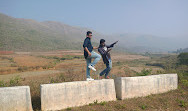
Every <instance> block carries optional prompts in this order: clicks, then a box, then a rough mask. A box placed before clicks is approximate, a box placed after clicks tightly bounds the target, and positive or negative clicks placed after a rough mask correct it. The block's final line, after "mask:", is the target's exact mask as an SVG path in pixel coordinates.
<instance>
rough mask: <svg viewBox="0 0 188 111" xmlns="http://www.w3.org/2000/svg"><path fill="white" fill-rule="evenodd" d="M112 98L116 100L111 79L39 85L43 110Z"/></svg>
mask: <svg viewBox="0 0 188 111" xmlns="http://www.w3.org/2000/svg"><path fill="white" fill-rule="evenodd" d="M112 100H116V92H115V85H114V80H113V79H103V80H94V81H74V82H65V83H54V84H43V85H41V109H42V110H44V111H46V110H60V109H65V108H68V107H75V106H82V105H86V104H89V103H93V102H94V101H98V102H101V101H112Z"/></svg>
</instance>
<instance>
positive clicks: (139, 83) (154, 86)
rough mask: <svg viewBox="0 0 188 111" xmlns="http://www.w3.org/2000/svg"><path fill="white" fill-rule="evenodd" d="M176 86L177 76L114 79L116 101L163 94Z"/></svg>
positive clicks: (162, 75) (161, 75) (163, 75)
mask: <svg viewBox="0 0 188 111" xmlns="http://www.w3.org/2000/svg"><path fill="white" fill-rule="evenodd" d="M177 86H178V76H177V74H160V75H151V76H138V77H119V78H116V79H115V88H116V96H117V98H118V99H125V98H134V97H141V96H147V95H149V94H158V93H163V92H167V91H169V90H174V89H177Z"/></svg>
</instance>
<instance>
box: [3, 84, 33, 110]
mask: <svg viewBox="0 0 188 111" xmlns="http://www.w3.org/2000/svg"><path fill="white" fill-rule="evenodd" d="M0 111H32V105H31V96H30V88H29V86H16V87H1V88H0Z"/></svg>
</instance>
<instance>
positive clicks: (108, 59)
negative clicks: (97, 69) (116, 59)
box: [98, 39, 118, 79]
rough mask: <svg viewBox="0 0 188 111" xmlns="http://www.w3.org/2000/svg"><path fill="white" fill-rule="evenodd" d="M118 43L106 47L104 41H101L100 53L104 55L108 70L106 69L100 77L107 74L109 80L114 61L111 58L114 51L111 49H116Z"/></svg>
mask: <svg viewBox="0 0 188 111" xmlns="http://www.w3.org/2000/svg"><path fill="white" fill-rule="evenodd" d="M117 42H118V41H116V42H115V43H113V44H111V45H106V44H105V40H104V39H101V40H100V45H99V48H98V51H99V53H100V54H101V55H102V58H103V62H104V64H106V69H104V70H103V71H102V72H101V73H100V77H102V76H103V75H104V74H105V78H106V79H109V76H108V74H109V72H110V70H111V69H112V60H111V57H110V51H111V50H112V49H111V48H112V47H114V44H116V43H117Z"/></svg>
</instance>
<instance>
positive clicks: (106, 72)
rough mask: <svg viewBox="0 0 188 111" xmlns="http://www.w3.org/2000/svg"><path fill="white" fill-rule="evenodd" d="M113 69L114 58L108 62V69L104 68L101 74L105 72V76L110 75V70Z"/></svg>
mask: <svg viewBox="0 0 188 111" xmlns="http://www.w3.org/2000/svg"><path fill="white" fill-rule="evenodd" d="M111 69H112V60H111V59H110V60H109V63H106V69H104V70H103V71H102V72H101V73H100V76H103V75H104V74H105V78H106V76H108V74H109V72H110V70H111Z"/></svg>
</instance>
